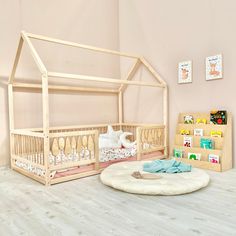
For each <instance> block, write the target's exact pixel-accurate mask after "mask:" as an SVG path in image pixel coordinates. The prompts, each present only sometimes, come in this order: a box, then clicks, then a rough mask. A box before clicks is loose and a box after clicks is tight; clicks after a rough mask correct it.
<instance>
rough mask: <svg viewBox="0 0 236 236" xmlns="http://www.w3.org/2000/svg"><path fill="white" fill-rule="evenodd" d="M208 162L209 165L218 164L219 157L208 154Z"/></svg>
mask: <svg viewBox="0 0 236 236" xmlns="http://www.w3.org/2000/svg"><path fill="white" fill-rule="evenodd" d="M208 161H209V162H211V163H220V157H219V156H218V155H215V154H209V155H208Z"/></svg>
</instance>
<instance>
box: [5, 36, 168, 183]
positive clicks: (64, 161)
mask: <svg viewBox="0 0 236 236" xmlns="http://www.w3.org/2000/svg"><path fill="white" fill-rule="evenodd" d="M31 38H34V39H38V40H42V41H47V42H52V43H57V44H62V45H67V46H72V47H78V48H83V49H88V50H91V51H97V52H101V53H108V54H114V55H118V56H124V57H130V58H133V59H136V61H135V62H134V64H133V66H132V68H131V69H130V71H129V73H128V75H127V76H126V77H125V79H111V78H104V77H95V76H89V75H77V74H66V73H57V72H48V71H47V69H46V67H45V65H44V64H43V62H42V60H41V58H40V57H39V54H38V52H37V50H36V49H35V47H34V46H33V44H32V42H31ZM23 43H25V45H26V46H27V47H28V48H29V50H30V53H31V55H32V58H33V59H34V61H35V63H36V65H37V67H38V69H39V71H40V73H41V79H42V84H34V83H19V82H16V81H14V76H15V72H16V69H17V65H18V62H19V58H20V54H21V49H22V45H23ZM141 64H143V65H144V66H145V67H146V68H147V69H148V70H149V71H150V72H151V74H152V75H153V76H154V78H155V79H156V80H157V81H156V82H157V83H149V82H144V81H132V79H133V77H134V75H135V73H136V71H137V70H138V68H139V66H140V65H141ZM51 77H54V78H67V79H68V81H70V80H69V79H77V80H82V81H92V82H93V81H95V82H101V83H111V84H118V85H120V86H119V88H118V89H114V88H104V87H92V88H91V87H80V86H67V85H66V86H65V85H49V78H51ZM68 83H70V82H68ZM101 83H100V84H101ZM128 85H134V86H148V87H154V88H162V89H164V90H163V91H164V93H163V123H164V124H161V125H158V124H135V123H132V124H126V123H124V114H123V112H124V111H123V103H124V101H123V91H124V90H125V89H126V87H127V86H128ZM8 88H9V122H10V132H11V133H10V134H11V138H10V139H11V161H12V167H13V168H14V167H15V168H14V169H15V170H17V171H18V170H20V171H19V172H20V173H22V174H25V175H26V176H28V177H31V178H32V179H35V180H38V181H39V182H41V183H42V182H43V183H45V184H46V185H50V184H53V183H58V182H63V181H68V180H72V179H75V178H80V177H85V176H89V175H91V174H96V173H99V172H100V171H101V170H102V169H101V168H100V160H99V146H98V145H99V134H101V133H106V132H107V126H108V125H109V124H98V125H81V126H64V127H50V126H49V114H50V112H49V91H52V92H60V91H66V92H85V93H101V94H104V95H105V94H115V95H117V96H118V123H116V124H112V127H113V129H114V130H120V129H123V130H124V131H126V132H132V133H133V136H132V137H129V138H130V140H131V141H135V140H137V149H138V151H137V159H138V160H141V159H142V158H143V157H142V156H145V155H144V153H152V152H154V151H157V150H161V151H164V154H167V153H168V140H167V139H168V92H167V85H166V83H165V82H164V80H163V79H161V77H160V75H158V74H157V73H156V72H155V70H154V69H153V67H152V66H151V65H150V64H149V63H148V62H147V61H146V60H145V59H144V58H139V57H136V56H133V55H129V54H126V53H122V52H118V51H113V50H108V49H103V48H97V47H93V46H88V45H83V44H78V43H73V42H68V41H64V40H58V39H53V38H49V37H45V36H41V35H34V34H30V33H26V32H22V33H21V38H20V42H19V45H18V49H17V53H16V57H15V61H14V65H13V69H12V72H11V76H10V78H9V87H8ZM14 89H19V91H20V89H22V90H23V89H25V90H27V91H30V92H32V91H33V90H38V91H39V92H41V93H42V105H43V127H42V128H30V129H16V128H15V127H14V109H13V101H14V100H13V99H14V96H13V92H14ZM83 165H90V166H91V165H93V166H94V168H93V170H92V171H86V172H84V173H78V174H71V175H68V176H66V177H60V178H57V177H55V176H56V172H57V171H67V169H68V168H74V167H76V168H77V167H81V166H83ZM54 177H55V178H54Z"/></svg>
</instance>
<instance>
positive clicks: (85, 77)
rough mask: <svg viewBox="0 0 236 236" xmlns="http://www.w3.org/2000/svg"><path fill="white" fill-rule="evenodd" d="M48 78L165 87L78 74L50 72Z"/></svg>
mask: <svg viewBox="0 0 236 236" xmlns="http://www.w3.org/2000/svg"><path fill="white" fill-rule="evenodd" d="M48 77H51V78H68V79H76V80H83V81H96V82H103V83H111V84H128V85H136V86H147V87H158V88H164V87H165V86H164V85H162V84H157V83H148V82H143V81H128V80H121V79H112V78H105V77H95V76H88V75H77V74H67V73H58V72H48Z"/></svg>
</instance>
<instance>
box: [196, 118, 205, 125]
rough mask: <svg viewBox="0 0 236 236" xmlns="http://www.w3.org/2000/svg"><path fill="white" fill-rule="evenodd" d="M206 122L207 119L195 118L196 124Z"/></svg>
mask: <svg viewBox="0 0 236 236" xmlns="http://www.w3.org/2000/svg"><path fill="white" fill-rule="evenodd" d="M206 123H207V119H204V118H203V119H201V118H197V121H196V124H206Z"/></svg>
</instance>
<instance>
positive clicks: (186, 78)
mask: <svg viewBox="0 0 236 236" xmlns="http://www.w3.org/2000/svg"><path fill="white" fill-rule="evenodd" d="M178 69H179V71H178V73H179V74H178V83H179V84H185V83H191V82H192V61H183V62H180V63H179V68H178Z"/></svg>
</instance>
